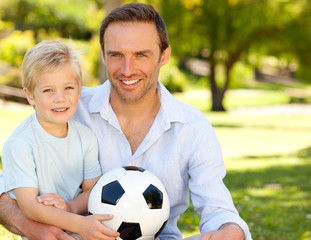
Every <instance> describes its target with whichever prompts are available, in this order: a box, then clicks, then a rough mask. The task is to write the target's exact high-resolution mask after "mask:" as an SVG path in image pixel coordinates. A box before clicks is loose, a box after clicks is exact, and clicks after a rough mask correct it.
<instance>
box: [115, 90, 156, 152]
mask: <svg viewBox="0 0 311 240" xmlns="http://www.w3.org/2000/svg"><path fill="white" fill-rule="evenodd" d="M110 97H111V99H110V103H111V106H112V109H113V110H114V112H115V114H116V116H117V118H118V121H119V124H120V127H121V129H122V132H123V134H124V135H125V136H126V138H127V140H128V142H129V144H130V146H131V150H132V154H134V153H135V152H136V150H137V148H138V147H139V145H140V144H141V142H142V141H143V140H144V138H145V137H146V135H147V134H148V132H149V130H150V128H151V126H152V124H153V122H154V120H155V118H156V116H157V114H158V112H159V109H160V106H161V103H160V99H159V95H158V93H157V91H156V90H155V91H154V92H151V94H149V95H148V96H146V98H143V99H140V101H137V102H133V103H125V102H122V101H114V100H115V99H114V98H113V97H116V96H113V95H112V94H111V96H110ZM118 99H119V98H118Z"/></svg>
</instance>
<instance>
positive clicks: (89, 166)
mask: <svg viewBox="0 0 311 240" xmlns="http://www.w3.org/2000/svg"><path fill="white" fill-rule="evenodd" d="M84 146H86V149H85V151H84V162H83V169H84V172H83V178H84V179H92V178H95V177H98V176H100V175H101V168H100V164H99V159H98V142H97V138H96V136H95V134H94V133H93V132H92V131H91V130H89V133H88V134H87V139H86V141H85V144H84Z"/></svg>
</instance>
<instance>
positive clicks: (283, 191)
mask: <svg viewBox="0 0 311 240" xmlns="http://www.w3.org/2000/svg"><path fill="white" fill-rule="evenodd" d="M128 2H130V1H125V0H123V1H122V0H106V1H104V0H1V1H0V147H1V149H2V146H3V143H4V142H5V140H6V139H7V138H8V137H9V135H10V134H11V133H12V131H13V130H14V128H15V127H16V126H17V125H18V124H20V123H21V122H22V121H23V120H24V119H25V118H26V117H27V116H29V115H30V114H31V113H32V112H33V109H32V108H31V107H30V106H28V105H27V103H26V101H25V97H24V95H23V92H22V89H21V70H20V66H21V63H22V59H23V56H24V54H25V53H26V52H27V50H28V49H29V48H31V47H32V46H33V45H35V44H36V43H38V42H40V41H42V40H48V39H54V40H60V41H63V42H65V43H69V42H71V43H70V44H71V46H72V48H74V49H75V50H83V54H81V55H80V59H81V65H82V68H83V79H84V84H85V85H87V86H96V85H98V84H101V83H102V82H104V81H105V80H106V72H105V69H104V67H103V64H102V62H101V57H100V49H99V42H98V29H99V26H100V23H101V21H102V19H103V18H104V16H105V15H106V14H107V13H108V12H109V11H111V9H113V8H115V7H117V6H119V5H122V4H125V3H128ZM136 2H144V3H149V4H152V5H153V6H154V7H155V8H156V9H157V10H158V11H159V13H160V14H161V16H162V17H163V18H164V20H165V22H166V24H167V28H168V31H169V39H170V44H171V47H172V57H171V59H170V61H169V63H168V64H167V65H166V66H164V67H163V68H162V69H161V74H160V80H161V82H163V83H164V84H165V86H166V87H167V88H168V89H169V90H170V91H171V92H172V93H173V94H174V96H175V97H176V98H178V99H180V100H181V101H184V102H187V103H189V104H191V105H193V106H195V107H197V108H198V109H200V110H201V111H202V112H204V113H205V114H206V116H207V118H208V119H209V120H210V121H211V123H212V125H213V126H214V128H215V131H216V134H217V136H218V138H219V141H220V143H221V146H222V149H223V154H224V160H225V163H226V166H227V176H226V178H225V180H224V181H225V183H226V185H227V186H228V188H229V190H230V192H231V193H232V196H233V200H234V203H235V205H236V207H237V209H238V210H239V212H240V215H241V216H242V218H243V219H245V221H246V222H247V223H248V224H249V227H250V230H251V233H252V235H253V239H256V240H258V239H262V240H267V239H271V240H272V239H273V240H275V239H281V240H283V239H284V240H287V239H288V240H293V239H300V240H308V239H309V240H310V239H311V228H310V226H311V178H310V176H311V47H310V46H311V28H310V26H311V2H310V1H309V0H217V1H216V0H215V1H209V0H149V1H147V0H146V1H136ZM125 37H126V36H125ZM0 153H1V150H0ZM1 168H2V165H1V162H0V169H1ZM198 222H199V217H198V216H197V215H196V213H195V212H194V210H193V208H192V205H190V208H189V210H188V211H187V212H186V213H185V214H183V215H182V216H181V218H180V220H179V226H180V229H181V230H182V232H183V234H184V236H188V235H191V234H193V233H197V232H198V231H199V230H198V227H197V226H198ZM0 239H17V236H14V235H12V234H10V233H8V232H7V231H6V230H5V229H4V228H3V227H2V226H0Z"/></svg>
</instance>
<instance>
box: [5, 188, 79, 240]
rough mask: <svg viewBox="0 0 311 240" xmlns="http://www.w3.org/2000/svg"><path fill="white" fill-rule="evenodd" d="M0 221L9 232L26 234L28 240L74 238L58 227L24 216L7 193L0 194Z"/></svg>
mask: <svg viewBox="0 0 311 240" xmlns="http://www.w3.org/2000/svg"><path fill="white" fill-rule="evenodd" d="M0 223H1V224H2V225H3V226H4V227H5V228H6V229H8V230H9V231H10V232H12V233H15V234H18V235H22V236H26V237H27V238H28V239H29V240H40V239H46V240H52V239H53V240H57V239H58V240H74V238H72V237H70V236H69V235H68V234H66V233H65V232H63V231H62V230H61V229H59V228H56V227H54V226H49V225H45V224H41V223H38V222H35V221H32V220H30V219H28V218H26V217H25V216H24V215H23V214H22V212H21V211H20V209H19V207H18V205H17V202H16V200H14V199H12V198H11V197H10V196H9V194H7V193H3V194H2V195H1V196H0Z"/></svg>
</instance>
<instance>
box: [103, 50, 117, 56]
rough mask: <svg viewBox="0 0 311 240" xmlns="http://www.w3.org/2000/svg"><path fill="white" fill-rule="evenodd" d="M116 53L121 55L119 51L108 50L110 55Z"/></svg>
mask: <svg viewBox="0 0 311 240" xmlns="http://www.w3.org/2000/svg"><path fill="white" fill-rule="evenodd" d="M116 53H120V52H118V51H114V50H107V52H106V54H107V55H109V54H116Z"/></svg>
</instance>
